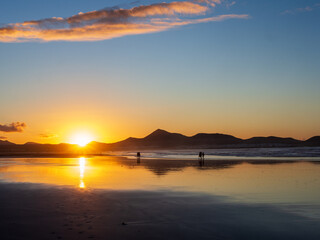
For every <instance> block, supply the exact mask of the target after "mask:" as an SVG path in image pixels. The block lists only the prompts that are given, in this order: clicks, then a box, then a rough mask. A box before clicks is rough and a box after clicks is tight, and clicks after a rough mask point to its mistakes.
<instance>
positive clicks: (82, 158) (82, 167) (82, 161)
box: [79, 157, 86, 188]
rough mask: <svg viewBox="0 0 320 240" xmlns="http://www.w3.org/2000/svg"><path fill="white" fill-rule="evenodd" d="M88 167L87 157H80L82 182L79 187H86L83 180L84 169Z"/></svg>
mask: <svg viewBox="0 0 320 240" xmlns="http://www.w3.org/2000/svg"><path fill="white" fill-rule="evenodd" d="M85 168H86V159H85V158H84V157H81V158H79V170H80V184H79V188H85V187H86V186H85V184H84V181H83V177H84V170H85Z"/></svg>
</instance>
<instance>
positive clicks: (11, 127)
mask: <svg viewBox="0 0 320 240" xmlns="http://www.w3.org/2000/svg"><path fill="white" fill-rule="evenodd" d="M26 127H27V125H26V124H25V123H23V122H13V123H10V124H4V125H2V124H0V132H23V130H24V128H26Z"/></svg>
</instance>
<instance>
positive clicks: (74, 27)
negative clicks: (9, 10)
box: [0, 0, 248, 42]
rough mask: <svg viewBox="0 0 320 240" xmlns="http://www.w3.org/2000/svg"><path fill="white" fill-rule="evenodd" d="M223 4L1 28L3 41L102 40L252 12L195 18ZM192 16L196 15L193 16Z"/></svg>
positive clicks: (159, 7) (110, 12)
mask: <svg viewBox="0 0 320 240" xmlns="http://www.w3.org/2000/svg"><path fill="white" fill-rule="evenodd" d="M220 3H221V2H220V0H197V1H184V2H171V3H158V4H151V5H145V6H138V7H134V8H131V9H103V10H99V11H92V12H87V13H79V14H77V15H74V16H71V17H69V18H57V17H54V18H47V19H42V20H37V21H26V22H23V23H15V24H9V25H7V26H6V27H3V28H0V41H1V42H23V41H98V40H106V39H111V38H115V37H121V36H126V35H134V34H145V33H153V32H160V31H164V30H168V29H170V28H174V27H177V26H182V25H188V24H195V23H201V22H210V21H221V20H225V19H229V18H248V15H235V14H229V15H220V16H216V17H209V18H194V17H195V16H196V17H197V16H199V15H203V14H205V13H206V12H207V11H208V10H209V9H210V8H212V7H214V6H215V5H216V4H220ZM181 17H182V18H181ZM190 17H193V18H192V19H190Z"/></svg>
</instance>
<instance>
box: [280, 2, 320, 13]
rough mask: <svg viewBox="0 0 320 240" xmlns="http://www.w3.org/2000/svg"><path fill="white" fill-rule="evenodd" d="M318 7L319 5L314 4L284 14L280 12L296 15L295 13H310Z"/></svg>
mask: <svg viewBox="0 0 320 240" xmlns="http://www.w3.org/2000/svg"><path fill="white" fill-rule="evenodd" d="M319 7H320V3H316V4H314V5H312V6H306V7H302V8H296V9H293V10H286V11H284V12H282V13H281V14H284V15H285V14H296V13H302V12H311V11H313V10H315V9H317V8H319Z"/></svg>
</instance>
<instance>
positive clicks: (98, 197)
mask: <svg viewBox="0 0 320 240" xmlns="http://www.w3.org/2000/svg"><path fill="white" fill-rule="evenodd" d="M225 200H226V199H225V198H224V197H212V196H208V195H195V194H194V195H192V194H187V193H183V192H165V191H163V192H141V191H121V192H119V191H102V190H101V191H100V190H77V189H71V188H56V187H47V186H41V185H32V184H5V183H2V184H0V239H1V240H7V239H24V240H25V239H33V240H37V239H41V240H43V239H70V240H72V239H140V240H141V239H254V240H258V239H272V240H275V239H304V240H309V239H317V240H318V239H320V222H319V219H311V218H306V217H302V216H299V215H296V214H293V213H288V212H286V211H284V210H281V208H280V207H274V206H270V205H262V204H254V205H252V204H241V203H239V204H238V203H230V202H229V203H228V202H226V201H225ZM122 223H124V225H123V224H122Z"/></svg>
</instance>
